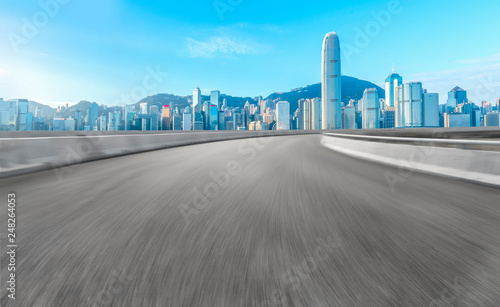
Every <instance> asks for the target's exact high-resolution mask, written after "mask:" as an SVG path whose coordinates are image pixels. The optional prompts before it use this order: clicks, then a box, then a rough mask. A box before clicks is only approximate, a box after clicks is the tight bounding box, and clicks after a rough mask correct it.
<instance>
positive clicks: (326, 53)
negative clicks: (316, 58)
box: [321, 32, 342, 129]
mask: <svg viewBox="0 0 500 307" xmlns="http://www.w3.org/2000/svg"><path fill="white" fill-rule="evenodd" d="M340 67H341V66H340V42H339V38H338V36H337V34H336V33H335V32H331V33H328V34H327V35H326V36H325V39H324V41H323V50H322V65H321V102H322V119H321V123H322V126H323V129H340V128H342V120H341V97H342V95H341V88H342V81H341V77H342V76H341V70H340Z"/></svg>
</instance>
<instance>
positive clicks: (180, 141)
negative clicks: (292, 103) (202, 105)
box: [0, 131, 321, 178]
mask: <svg viewBox="0 0 500 307" xmlns="http://www.w3.org/2000/svg"><path fill="white" fill-rule="evenodd" d="M318 133H321V132H320V131H219V132H215V131H214V132H203V131H202V132H181V133H176V132H157V133H137V132H128V131H125V132H109V133H107V132H104V133H100V132H83V131H76V132H73V133H63V134H58V135H57V136H51V135H50V134H48V133H38V134H37V133H20V134H18V135H20V136H21V137H15V136H16V134H15V133H0V178H5V177H10V176H16V175H21V174H26V173H31V172H36V171H41V170H47V169H56V168H64V167H66V166H70V165H73V164H77V163H82V162H88V161H93V160H99V159H105V158H111V157H116V156H121V155H127V154H134V153H139V152H145V151H150V150H158V149H165V148H170V147H176V146H186V145H194V144H201V143H208V142H218V141H228V140H235V139H244V138H257V137H270V136H285V135H297V134H318ZM71 134H73V135H71ZM76 134H78V135H76Z"/></svg>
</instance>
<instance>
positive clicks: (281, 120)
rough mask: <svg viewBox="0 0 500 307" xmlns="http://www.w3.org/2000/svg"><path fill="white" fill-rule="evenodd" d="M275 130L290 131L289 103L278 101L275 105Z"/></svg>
mask: <svg viewBox="0 0 500 307" xmlns="http://www.w3.org/2000/svg"><path fill="white" fill-rule="evenodd" d="M276 130H290V103H288V101H280V102H278V103H277V104H276Z"/></svg>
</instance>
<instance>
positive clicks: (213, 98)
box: [210, 91, 221, 109]
mask: <svg viewBox="0 0 500 307" xmlns="http://www.w3.org/2000/svg"><path fill="white" fill-rule="evenodd" d="M210 105H216V106H217V109H220V107H221V104H220V91H211V92H210Z"/></svg>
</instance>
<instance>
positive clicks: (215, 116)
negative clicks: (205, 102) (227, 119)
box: [209, 104, 219, 130]
mask: <svg viewBox="0 0 500 307" xmlns="http://www.w3.org/2000/svg"><path fill="white" fill-rule="evenodd" d="M209 120H210V130H218V129H219V110H218V109H217V105H216V104H212V105H210V116H209Z"/></svg>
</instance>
